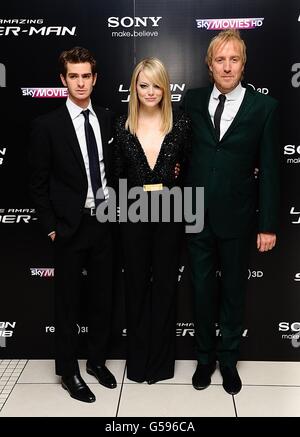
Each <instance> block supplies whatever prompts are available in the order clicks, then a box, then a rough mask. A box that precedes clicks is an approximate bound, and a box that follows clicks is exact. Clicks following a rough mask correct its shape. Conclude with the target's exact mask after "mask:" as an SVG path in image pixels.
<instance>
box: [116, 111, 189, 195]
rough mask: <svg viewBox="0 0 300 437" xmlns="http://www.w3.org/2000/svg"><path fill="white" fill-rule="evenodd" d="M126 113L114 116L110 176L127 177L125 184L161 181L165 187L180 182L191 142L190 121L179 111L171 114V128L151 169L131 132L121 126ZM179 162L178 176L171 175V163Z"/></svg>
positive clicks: (179, 183) (135, 184) (172, 166)
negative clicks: (112, 154)
mask: <svg viewBox="0 0 300 437" xmlns="http://www.w3.org/2000/svg"><path fill="white" fill-rule="evenodd" d="M126 119H127V116H125V115H123V116H121V117H119V118H118V119H117V120H116V124H115V132H114V165H113V168H114V176H115V183H116V184H117V183H118V182H117V181H118V180H119V178H124V179H127V184H128V188H131V187H135V186H142V185H144V184H158V183H162V184H163V185H164V186H166V187H168V188H172V187H173V186H175V185H182V181H183V176H184V170H185V166H186V164H187V161H188V157H189V153H190V144H191V124H190V120H189V118H188V117H187V116H186V115H185V114H184V113H183V112H175V113H174V114H173V129H172V131H171V132H170V133H168V134H167V135H166V136H165V138H164V140H163V142H162V145H161V149H160V152H159V154H158V157H157V161H156V163H155V166H154V168H153V169H151V167H150V166H149V164H148V161H147V158H146V155H145V153H144V150H143V148H142V146H141V144H140V142H139V140H138V138H137V137H136V136H135V135H132V134H131V133H130V132H129V131H128V130H126V129H125V122H126ZM176 163H179V164H180V173H179V177H177V178H175V165H176Z"/></svg>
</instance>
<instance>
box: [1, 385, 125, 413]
mask: <svg viewBox="0 0 300 437" xmlns="http://www.w3.org/2000/svg"><path fill="white" fill-rule="evenodd" d="M89 387H90V389H91V390H92V391H93V393H94V394H95V396H96V398H97V399H96V402H94V403H91V404H88V403H85V402H79V401H76V400H75V399H72V398H71V397H70V396H69V394H68V393H67V392H66V391H65V390H64V389H63V388H62V387H61V385H60V384H18V385H17V386H16V387H15V388H14V390H13V392H12V393H11V395H10V396H9V398H8V400H7V401H6V404H5V405H4V407H3V408H2V411H1V412H0V417H71V416H72V417H79V416H80V417H86V416H90V417H107V416H115V415H116V411H117V405H118V400H119V395H120V388H121V386H120V385H118V387H117V388H115V389H113V390H110V389H105V388H104V387H101V386H100V384H91V385H90V386H89Z"/></svg>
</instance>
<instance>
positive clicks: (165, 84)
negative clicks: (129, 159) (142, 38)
mask: <svg viewBox="0 0 300 437" xmlns="http://www.w3.org/2000/svg"><path fill="white" fill-rule="evenodd" d="M141 71H144V72H145V74H146V75H147V77H148V78H149V79H150V80H151V81H152V82H153V83H155V84H156V85H158V86H159V87H160V88H161V89H162V91H163V95H162V99H161V101H160V107H161V115H162V125H161V130H162V132H163V133H164V135H166V134H167V133H169V132H170V131H171V130H172V127H173V113H172V104H171V92H170V80H169V75H168V72H167V70H166V68H165V66H164V64H163V63H162V62H161V61H160V60H159V59H157V58H146V59H143V60H142V61H140V62H139V63H138V64H137V65H136V66H135V69H134V70H133V73H132V78H131V83H130V100H129V105H128V117H127V120H126V124H125V128H126V129H128V130H129V131H130V132H131V133H132V134H133V135H135V134H136V132H137V127H138V115H139V105H140V103H139V98H138V95H137V90H136V84H137V79H138V75H139V74H140V72H141Z"/></svg>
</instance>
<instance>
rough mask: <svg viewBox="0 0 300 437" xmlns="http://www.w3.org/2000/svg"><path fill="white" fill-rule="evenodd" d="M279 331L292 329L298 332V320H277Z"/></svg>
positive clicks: (299, 327) (299, 323)
mask: <svg viewBox="0 0 300 437" xmlns="http://www.w3.org/2000/svg"><path fill="white" fill-rule="evenodd" d="M278 326H279V331H294V332H298V331H300V322H293V323H289V322H279V324H278Z"/></svg>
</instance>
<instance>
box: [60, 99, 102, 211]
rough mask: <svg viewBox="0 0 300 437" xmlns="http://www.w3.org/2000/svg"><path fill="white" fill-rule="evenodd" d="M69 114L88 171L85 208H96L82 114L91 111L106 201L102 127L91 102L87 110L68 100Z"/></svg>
mask: <svg viewBox="0 0 300 437" xmlns="http://www.w3.org/2000/svg"><path fill="white" fill-rule="evenodd" d="M66 105H67V108H68V111H69V114H70V116H71V119H72V122H73V126H74V129H75V132H76V136H77V139H78V142H79V146H80V149H81V153H82V157H83V162H84V166H85V170H86V175H87V180H88V191H87V197H86V201H85V208H94V207H95V201H94V193H93V189H92V183H91V176H90V168H89V156H88V151H87V146H86V139H85V132H84V115H83V114H82V111H84V110H86V109H89V110H90V113H89V121H90V124H91V126H92V128H93V131H94V134H95V138H96V142H97V147H98V154H99V164H100V173H101V181H102V187H103V192H104V196H105V199H108V189H107V181H106V177H105V168H104V161H103V149H102V140H101V133H100V125H99V121H98V118H97V116H96V114H95V111H94V110H93V107H92V104H91V101H90V103H89V105H88V107H87V108H84V109H83V108H81V107H80V106H77V105H76V104H75V103H74V102H72V100H71V99H70V98H68V99H67V102H66Z"/></svg>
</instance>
